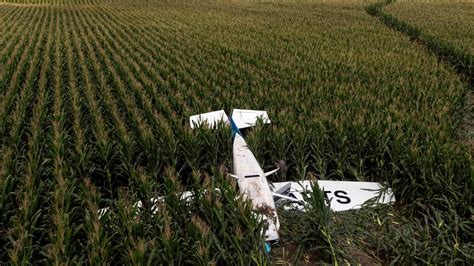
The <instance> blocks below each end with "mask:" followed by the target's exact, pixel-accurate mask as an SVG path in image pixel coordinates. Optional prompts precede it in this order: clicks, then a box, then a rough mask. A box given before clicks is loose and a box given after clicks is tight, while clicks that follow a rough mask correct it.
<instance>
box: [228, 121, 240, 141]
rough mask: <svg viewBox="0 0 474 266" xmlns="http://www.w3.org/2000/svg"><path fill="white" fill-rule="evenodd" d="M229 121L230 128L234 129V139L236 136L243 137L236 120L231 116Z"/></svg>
mask: <svg viewBox="0 0 474 266" xmlns="http://www.w3.org/2000/svg"><path fill="white" fill-rule="evenodd" d="M229 121H230V128H231V129H232V138H234V137H235V134H239V135H241V136H242V134H241V133H240V130H239V128H238V127H237V125H236V124H235V122H234V120H233V119H232V117H230V116H229Z"/></svg>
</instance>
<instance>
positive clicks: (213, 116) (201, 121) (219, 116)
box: [189, 110, 229, 128]
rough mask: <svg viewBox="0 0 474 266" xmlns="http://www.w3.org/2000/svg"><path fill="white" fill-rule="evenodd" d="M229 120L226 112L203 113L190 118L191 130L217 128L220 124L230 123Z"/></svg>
mask: <svg viewBox="0 0 474 266" xmlns="http://www.w3.org/2000/svg"><path fill="white" fill-rule="evenodd" d="M228 122H229V119H228V118H227V114H226V113H225V112H224V110H219V111H214V112H209V113H203V114H198V115H193V116H191V117H190V118H189V123H190V124H191V128H197V127H202V126H206V127H209V128H215V127H217V125H218V124H219V123H226V124H227V123H228Z"/></svg>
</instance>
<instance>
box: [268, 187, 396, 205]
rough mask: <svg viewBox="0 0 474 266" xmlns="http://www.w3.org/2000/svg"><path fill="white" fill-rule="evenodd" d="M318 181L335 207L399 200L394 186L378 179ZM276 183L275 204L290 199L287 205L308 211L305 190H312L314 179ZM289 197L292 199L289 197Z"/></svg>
mask: <svg viewBox="0 0 474 266" xmlns="http://www.w3.org/2000/svg"><path fill="white" fill-rule="evenodd" d="M317 182H318V186H319V187H320V189H321V190H322V191H323V192H324V195H325V198H326V201H328V202H329V203H330V208H331V210H333V211H346V210H354V209H360V208H361V207H362V206H363V205H364V204H367V203H371V204H390V203H393V202H395V195H393V192H392V190H391V189H390V188H384V187H383V186H382V185H381V184H379V183H377V182H358V181H329V180H318V181H317ZM273 187H274V190H273V192H274V201H275V204H277V205H281V204H283V203H286V204H285V208H286V209H296V210H301V211H304V203H305V201H304V197H303V194H305V193H308V192H310V191H312V190H311V181H309V180H304V181H301V182H278V183H273ZM282 196H284V197H282ZM288 197H289V198H290V199H292V200H289V199H288ZM371 201H372V202H371ZM369 205H370V204H369Z"/></svg>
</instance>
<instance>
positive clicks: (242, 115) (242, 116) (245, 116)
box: [232, 109, 270, 129]
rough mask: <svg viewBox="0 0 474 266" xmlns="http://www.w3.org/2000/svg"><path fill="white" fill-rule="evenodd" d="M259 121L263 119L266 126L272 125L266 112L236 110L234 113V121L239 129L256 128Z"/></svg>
mask: <svg viewBox="0 0 474 266" xmlns="http://www.w3.org/2000/svg"><path fill="white" fill-rule="evenodd" d="M258 119H262V122H263V123H265V124H270V118H269V117H268V114H267V112H266V111H258V110H245V109H234V111H233V112H232V120H234V122H235V125H236V126H237V127H238V128H239V129H242V128H247V127H252V126H255V124H257V121H258Z"/></svg>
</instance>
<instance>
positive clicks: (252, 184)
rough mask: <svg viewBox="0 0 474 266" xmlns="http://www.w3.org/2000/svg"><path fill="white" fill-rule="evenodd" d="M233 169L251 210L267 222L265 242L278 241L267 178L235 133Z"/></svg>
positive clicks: (275, 217)
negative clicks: (250, 203)
mask: <svg viewBox="0 0 474 266" xmlns="http://www.w3.org/2000/svg"><path fill="white" fill-rule="evenodd" d="M233 167H234V175H235V176H236V177H237V183H238V185H239V190H240V192H241V193H242V194H243V195H244V197H245V198H248V199H250V200H251V201H252V204H253V208H254V209H255V210H256V211H257V212H258V213H260V214H262V215H263V219H265V220H266V221H267V222H268V228H267V231H266V232H265V241H267V242H275V241H278V240H279V235H278V229H279V227H280V222H279V220H278V216H277V212H276V209H275V202H274V201H273V194H272V191H271V190H270V186H269V185H268V181H267V178H266V176H265V173H264V172H263V169H262V168H261V167H260V165H259V163H258V162H257V159H256V158H255V156H254V155H253V153H252V151H250V149H249V148H248V146H247V142H245V140H244V138H243V137H242V136H241V135H240V134H238V133H236V134H235V136H234V143H233Z"/></svg>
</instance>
